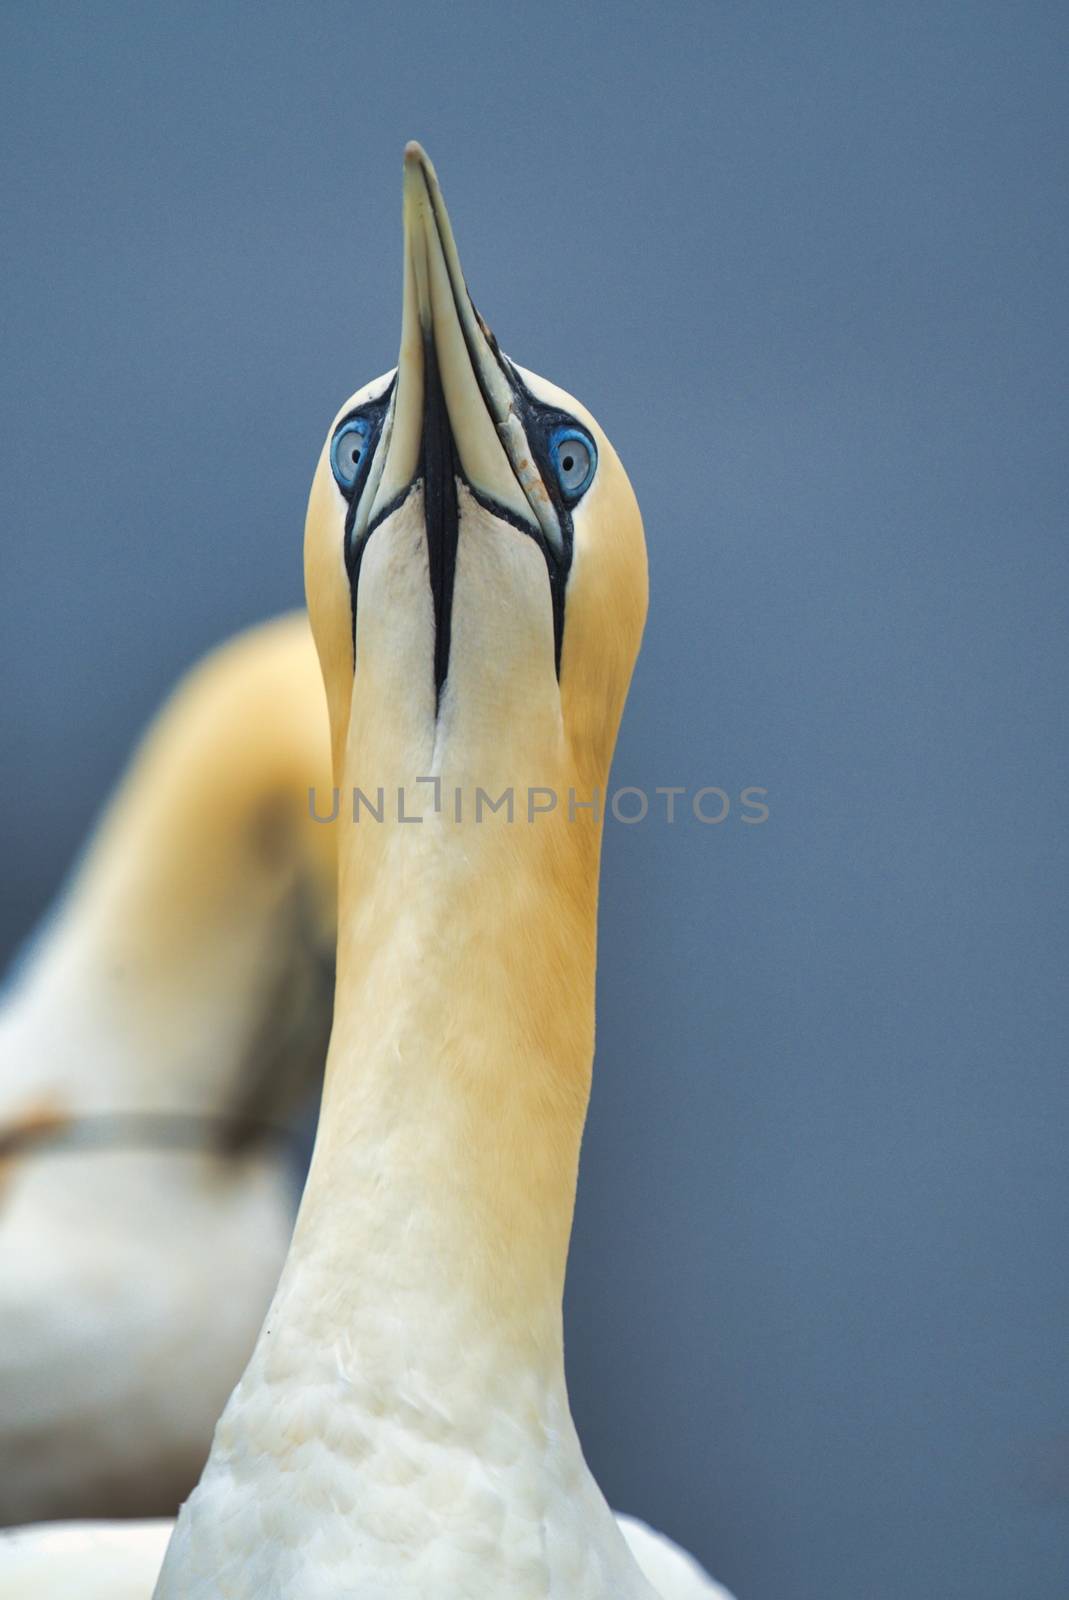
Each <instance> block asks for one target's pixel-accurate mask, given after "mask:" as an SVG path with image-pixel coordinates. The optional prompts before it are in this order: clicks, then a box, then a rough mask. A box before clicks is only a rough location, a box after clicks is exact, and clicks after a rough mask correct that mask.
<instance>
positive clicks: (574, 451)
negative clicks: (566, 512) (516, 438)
mask: <svg viewBox="0 0 1069 1600" xmlns="http://www.w3.org/2000/svg"><path fill="white" fill-rule="evenodd" d="M549 454H550V458H551V460H552V462H553V470H554V472H555V473H556V474H557V482H558V483H559V484H560V487H561V493H562V494H563V496H564V498H565V500H567V501H569V502H574V501H576V500H578V499H579V498H580V496H581V495H584V494H586V491H587V490H588V489H589V488H590V484H591V482H592V480H593V477H594V473H595V471H596V470H597V465H598V451H597V446H596V445H595V443H594V441H593V439H592V438H591V437H590V435H589V434H588V433H581V432H580V431H579V429H578V428H557V429H556V431H555V432H554V433H553V434H552V436H551V438H550V441H549Z"/></svg>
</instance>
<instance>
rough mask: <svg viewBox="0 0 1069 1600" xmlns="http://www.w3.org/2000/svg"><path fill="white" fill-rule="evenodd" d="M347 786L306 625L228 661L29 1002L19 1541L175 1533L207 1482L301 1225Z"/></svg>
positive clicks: (9, 1198)
mask: <svg viewBox="0 0 1069 1600" xmlns="http://www.w3.org/2000/svg"><path fill="white" fill-rule="evenodd" d="M328 769H329V740H328V734H327V725H326V716H325V712H324V710H323V689H322V680H321V678H320V674H319V667H318V663H317V661H316V655H315V649H314V647H313V645H312V641H311V635H310V632H309V629H308V624H307V620H306V618H304V617H303V616H294V617H288V618H284V619H280V620H278V621H276V622H273V623H270V624H267V625H265V626H262V627H260V628H257V629H254V630H252V631H250V632H248V633H246V634H244V635H242V636H241V637H240V638H239V639H238V640H237V641H236V642H231V643H230V644H228V645H227V646H225V647H224V648H222V649H221V650H218V651H217V652H215V653H213V654H212V655H211V656H210V657H209V658H208V660H207V661H206V662H205V663H202V664H201V665H200V666H198V667H197V668H196V669H195V671H194V672H193V673H192V674H191V675H190V676H189V677H188V679H187V680H186V681H185V682H184V683H183V684H182V686H181V687H180V689H179V690H178V692H177V693H176V694H175V695H174V697H173V698H172V699H171V700H170V702H169V703H168V705H167V707H166V709H165V710H164V711H163V712H162V713H161V715H160V716H159V717H158V718H157V720H156V721H155V723H154V725H153V726H152V728H151V730H150V732H149V734H148V737H147V738H146V740H145V741H144V744H143V746H142V748H141V750H140V751H139V753H138V755H137V756H136V758H135V760H134V762H133V764H132V767H131V770H130V772H129V774H128V776H127V777H126V778H125V780H124V781H123V783H122V784H121V786H120V788H119V790H118V793H117V796H116V798H115V799H114V801H113V802H112V804H111V805H110V807H109V809H108V811H107V813H106V815H105V817H104V819H103V822H102V824H101V826H100V828H99V830H98V831H97V834H96V836H95V838H94V840H93V842H92V844H91V845H90V847H89V850H88V852H87V854H86V856H85V859H84V861H83V863H82V865H81V866H80V868H79V869H78V870H77V872H76V873H75V877H74V882H73V885H72V887H71V889H70V890H69V891H68V892H67V893H66V895H65V897H64V898H63V899H62V900H61V902H60V905H59V907H58V909H57V910H56V912H55V913H54V914H53V915H52V917H51V918H50V919H49V920H48V922H47V923H46V925H45V927H44V929H43V931H42V933H41V934H40V935H39V936H38V938H37V940H36V943H35V945H34V947H33V948H32V950H31V952H30V954H29V956H28V957H27V958H26V959H25V960H24V961H23V962H22V964H21V969H20V971H19V973H18V974H17V976H15V977H14V978H13V980H12V983H11V986H10V990H9V992H8V993H7V994H6V995H5V997H4V1003H3V1009H2V1011H0V1462H2V1465H0V1521H3V1522H5V1523H12V1522H23V1521H26V1520H29V1519H31V1518H39V1517H59V1516H65V1517H70V1516H75V1515H78V1516H101V1515H115V1514H121V1515H141V1516H144V1515H146V1514H149V1513H157V1514H162V1513H165V1512H166V1513H171V1514H173V1512H174V1510H175V1509H176V1508H177V1506H178V1505H179V1503H180V1501H181V1500H182V1498H183V1496H184V1495H185V1494H186V1493H187V1492H188V1491H189V1489H190V1487H191V1485H192V1484H193V1483H195V1481H196V1478H197V1474H198V1472H199V1471H200V1468H201V1467H202V1465H203V1463H204V1459H205V1457H206V1455H207V1452H208V1446H209V1444H210V1442H211V1434H212V1429H213V1427H214V1425H215V1422H216V1421H217V1419H218V1415H219V1411H220V1409H221V1408H222V1405H223V1402H224V1401H225V1399H226V1397H227V1395H228V1394H229V1392H230V1390H231V1388H232V1387H233V1385H234V1382H235V1381H236V1379H237V1378H238V1377H239V1375H240V1373H241V1370H242V1367H243V1365H244V1363H245V1361H246V1360H247V1358H248V1355H249V1351H250V1350H251V1348H252V1345H253V1341H254V1339H255V1337H256V1333H257V1330H258V1328H259V1327H260V1324H261V1322H262V1320H263V1315H264V1310H265V1308H266V1306H267V1304H268V1301H269V1300H270V1296H271V1292H272V1290H273V1289H274V1287H275V1283H276V1281H277V1278H278V1271H279V1268H280V1266H281V1264H282V1259H283V1256H284V1254H285V1250H286V1246H287V1244H288V1243H289V1236H290V1231H291V1228H292V1222H293V1215H294V1212H295V1210H296V1198H297V1194H296V1184H295V1177H294V1173H293V1171H292V1170H291V1166H290V1164H289V1163H288V1162H287V1161H286V1159H285V1151H284V1150H283V1149H280V1148H279V1146H278V1143H277V1141H276V1142H275V1144H274V1145H265V1144H264V1142H263V1127H262V1126H261V1125H262V1124H265V1123H267V1124H270V1123H273V1122H285V1120H286V1119H287V1118H288V1116H289V1115H290V1114H291V1113H292V1112H293V1111H294V1110H295V1108H296V1105H297V1102H298V1100H299V1099H300V1098H301V1097H304V1096H307V1095H308V1094H309V1093H310V1092H314V1089H315V1087H316V1084H317V1082H318V1078H319V1074H320V1072H321V1070H322V1065H323V1060H324V1058H325V1054H326V1043H327V1037H328V1032H329V1027H330V1010H331V1003H332V969H333V942H334V898H335V897H334V883H333V878H334V839H333V838H330V837H328V835H329V834H330V830H329V829H323V828H317V827H316V826H315V825H314V823H312V822H311V821H310V819H309V817H308V802H307V790H308V786H309V785H311V784H314V783H316V782H323V780H324V777H325V776H326V775H327V774H328ZM157 1113H158V1114H159V1115H158V1116H157V1115H156V1114H157ZM219 1119H222V1120H219ZM43 1134H45V1135H48V1136H49V1137H48V1138H46V1139H43V1140H42V1139H41V1136H42V1135H43ZM175 1139H177V1140H178V1147H177V1148H173V1149H168V1148H167V1146H168V1143H169V1142H170V1141H173V1140H175Z"/></svg>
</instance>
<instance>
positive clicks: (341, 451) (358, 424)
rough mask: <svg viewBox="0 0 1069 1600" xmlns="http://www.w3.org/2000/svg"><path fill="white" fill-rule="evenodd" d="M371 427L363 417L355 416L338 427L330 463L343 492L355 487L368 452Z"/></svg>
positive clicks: (331, 449) (332, 444)
mask: <svg viewBox="0 0 1069 1600" xmlns="http://www.w3.org/2000/svg"><path fill="white" fill-rule="evenodd" d="M370 438H371V429H370V428H369V426H368V424H367V423H366V422H365V421H364V419H363V418H362V417H353V418H351V420H350V421H349V422H345V423H343V424H342V426H341V427H340V428H339V429H338V431H337V433H336V434H335V435H334V438H333V439H332V440H331V445H330V464H331V467H332V468H333V470H334V476H335V478H336V479H337V480H338V487H339V488H340V489H341V490H342V492H343V493H345V492H347V491H348V490H349V489H351V488H352V487H353V485H354V484H355V482H356V480H357V478H358V477H359V476H360V469H361V467H363V465H364V462H365V459H366V457H367V454H368V446H369V442H370Z"/></svg>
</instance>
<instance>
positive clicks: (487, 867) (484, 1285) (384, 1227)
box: [272, 809, 598, 1453]
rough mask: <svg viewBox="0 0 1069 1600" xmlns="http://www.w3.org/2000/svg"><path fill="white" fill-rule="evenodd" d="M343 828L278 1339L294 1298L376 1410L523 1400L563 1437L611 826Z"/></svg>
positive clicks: (541, 1423) (496, 820)
mask: <svg viewBox="0 0 1069 1600" xmlns="http://www.w3.org/2000/svg"><path fill="white" fill-rule="evenodd" d="M339 828H340V829H341V830H342V831H341V837H340V840H339V843H340V855H341V892H340V904H341V906H342V908H343V911H342V915H341V918H340V927H339V946H338V989H337V1001H336V1009H335V1020H334V1033H333V1037H332V1041H331V1049H330V1056H329V1061H328V1067H327V1079H326V1085H325V1091H324V1098H323V1108H322V1113H321V1119H320V1127H319V1133H318V1136H317V1141H316V1149H315V1155H314V1159H313V1163H312V1168H311V1172H310V1175H309V1180H308V1185H307V1189H306V1193H305V1199H304V1202H303V1204H302V1210H301V1216H300V1219H299V1223H298V1228H297V1233H296V1236H295V1241H294V1247H293V1252H292V1258H291V1263H290V1270H288V1271H287V1275H286V1277H285V1278H284V1280H283V1285H282V1288H281V1289H280V1298H279V1301H278V1302H277V1303H276V1308H275V1309H276V1313H277V1317H278V1321H279V1323H280V1324H281V1323H282V1322H283V1321H284V1320H285V1318H286V1315H287V1313H286V1309H285V1308H286V1305H287V1303H288V1302H289V1301H290V1300H291V1296H295V1297H296V1300H297V1301H299V1302H301V1304H302V1306H303V1309H301V1310H295V1312H294V1315H295V1318H296V1320H297V1321H299V1322H302V1321H303V1322H304V1324H305V1327H306V1329H307V1331H309V1332H310V1333H311V1335H312V1340H313V1342H314V1344H315V1347H316V1348H317V1349H318V1350H320V1351H321V1350H322V1349H323V1347H324V1345H326V1346H327V1347H328V1348H333V1349H336V1348H341V1349H342V1350H344V1351H345V1352H351V1357H352V1359H351V1363H350V1362H349V1361H348V1358H347V1356H343V1358H342V1359H343V1364H344V1365H345V1366H346V1369H347V1372H348V1374H349V1376H350V1378H351V1380H352V1382H353V1383H354V1384H356V1385H357V1386H358V1387H359V1386H360V1385H364V1386H366V1388H367V1403H368V1404H369V1405H371V1406H372V1407H373V1408H378V1409H379V1410H381V1407H382V1406H383V1404H384V1403H392V1404H395V1405H396V1406H398V1407H399V1408H400V1409H401V1410H402V1411H403V1412H405V1413H411V1412H412V1410H413V1407H415V1409H416V1410H417V1411H418V1410H419V1408H420V1406H421V1405H422V1404H423V1403H424V1400H425V1403H426V1405H427V1406H428V1407H431V1408H433V1412H434V1416H435V1418H436V1419H437V1420H439V1421H441V1420H442V1418H443V1417H444V1413H445V1409H446V1408H447V1405H448V1402H446V1401H445V1399H444V1397H445V1396H446V1395H448V1394H453V1395H454V1397H455V1398H456V1404H455V1408H454V1410H453V1411H452V1413H451V1414H450V1416H449V1418H448V1420H447V1421H443V1422H442V1425H443V1426H448V1427H450V1428H452V1429H455V1430H456V1431H457V1432H458V1433H460V1432H463V1431H465V1430H467V1429H477V1428H480V1427H482V1426H483V1425H484V1421H485V1418H486V1417H487V1415H488V1407H487V1404H486V1396H487V1386H488V1385H499V1386H500V1385H507V1386H508V1393H509V1403H510V1406H511V1407H512V1409H513V1410H514V1411H515V1409H516V1408H517V1407H518V1408H519V1412H520V1413H522V1414H523V1415H524V1416H525V1417H527V1418H528V1419H532V1420H533V1425H534V1426H536V1427H537V1428H539V1429H544V1428H545V1427H546V1426H547V1425H552V1426H563V1421H562V1418H561V1417H559V1416H558V1415H557V1412H558V1411H559V1410H563V1415H564V1417H565V1418H566V1416H567V1402H566V1400H565V1398H564V1378H563V1356H562V1334H561V1299H562V1291H563V1284H564V1272H565V1263H566V1257H567V1250H568V1242H569V1237H570V1232H571V1223H572V1212H573V1206H574V1197H575V1184H576V1173H577V1166H578V1157H579V1145H580V1140H581V1136H582V1129H583V1123H584V1119H585V1115H586V1107H587V1100H588V1096H589V1089H590V1074H591V1061H592V1055H593V1041H594V966H595V959H594V958H595V926H596V899H597V868H598V829H597V826H596V824H594V823H593V822H592V821H591V820H590V819H589V818H585V817H582V818H579V819H577V820H576V821H574V822H573V821H570V820H569V819H568V818H567V815H566V814H565V815H558V816H555V817H553V818H541V817H539V818H536V820H535V821H534V822H533V823H528V821H527V820H526V816H525V815H522V814H521V813H520V812H519V811H518V812H517V814H516V817H515V820H514V821H513V822H512V823H509V822H508V821H507V819H506V817H505V816H504V815H503V814H498V815H486V816H484V818H483V820H482V822H481V823H480V824H475V823H474V822H473V821H472V820H471V819H468V820H467V821H466V822H465V823H464V824H463V825H457V824H456V823H455V821H454V820H453V819H452V816H451V815H450V814H449V812H448V809H443V812H442V813H440V814H430V813H429V812H428V813H427V814H425V815H424V816H423V820H422V821H421V822H420V823H418V824H407V825H405V824H400V825H398V824H396V823H394V824H393V825H390V824H389V823H384V824H381V825H380V824H377V823H374V822H367V821H364V822H361V823H359V824H355V825H354V824H352V823H347V822H344V821H342V822H340V823H339ZM294 1262H296V1263H297V1266H294ZM273 1321H274V1319H272V1322H273ZM461 1353H462V1354H461ZM458 1364H459V1368H460V1369H461V1370H460V1371H458ZM465 1385H468V1386H469V1387H470V1394H471V1402H470V1406H468V1405H467V1404H466V1402H465V1401H464V1399H463V1397H462V1396H459V1397H458V1396H457V1390H458V1388H463V1387H464V1386H465ZM391 1387H393V1390H394V1393H393V1400H392V1402H384V1400H383V1394H384V1393H388V1392H389V1390H390V1389H391ZM547 1407H548V1408H549V1410H550V1411H551V1412H553V1421H552V1424H547V1418H546V1408H547ZM489 1411H490V1412H492V1411H493V1407H490V1408H489ZM427 1421H428V1419H427V1417H426V1416H424V1417H422V1418H421V1419H420V1421H419V1422H418V1423H417V1426H419V1427H422V1426H425V1425H427ZM471 1442H472V1444H473V1446H474V1447H475V1448H476V1449H478V1450H480V1451H481V1452H483V1453H485V1449H486V1444H485V1441H483V1442H482V1443H480V1442H479V1441H478V1440H472V1441H471Z"/></svg>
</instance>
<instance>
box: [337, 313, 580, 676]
mask: <svg viewBox="0 0 1069 1600" xmlns="http://www.w3.org/2000/svg"><path fill="white" fill-rule="evenodd" d="M487 331H489V330H487ZM490 339H491V345H492V348H493V352H494V355H495V356H496V358H497V361H498V363H499V365H500V367H501V370H502V372H503V373H504V375H505V377H506V378H507V379H508V382H509V385H510V387H511V389H512V392H513V396H514V405H515V409H516V412H517V414H518V415H519V417H520V420H521V422H522V424H523V429H524V433H525V434H526V437H527V442H528V444H529V445H530V447H531V452H532V454H533V456H534V459H535V461H536V463H537V465H538V469H539V471H540V473H541V475H542V481H543V483H544V484H545V486H546V492H547V493H548V495H549V497H550V500H551V501H552V503H553V506H554V508H555V510H556V513H557V518H558V522H559V525H560V530H561V539H562V544H563V551H562V554H561V555H559V556H558V554H557V552H556V551H555V550H554V549H553V548H552V547H551V546H550V545H549V544H548V543H547V542H546V539H545V536H544V535H543V533H542V532H541V530H540V529H539V528H537V526H536V524H535V522H534V517H533V514H532V519H531V521H530V522H526V521H524V520H523V519H522V518H520V517H517V516H516V515H515V513H514V512H512V511H511V510H509V509H508V508H507V507H505V506H502V505H500V504H498V502H497V501H495V500H493V499H491V498H489V497H488V496H486V495H484V494H482V493H481V492H480V491H479V490H478V489H476V488H475V487H474V486H473V485H472V484H471V483H470V482H469V481H468V479H467V478H466V477H465V475H464V470H463V467H462V466H461V463H460V457H459V454H458V452H457V448H456V443H455V441H454V439H453V430H452V426H451V424H450V421H449V411H448V408H447V406H446V403H445V395H444V393H443V391H442V385H441V379H440V376H439V372H438V360H437V355H436V352H435V349H434V343H433V340H428V341H426V342H425V344H424V386H423V433H422V440H421V445H420V459H419V464H418V467H417V471H416V477H415V478H414V479H413V481H412V483H411V484H409V485H408V487H407V488H405V489H403V490H402V491H401V493H400V494H399V495H397V496H395V498H394V499H393V500H392V501H391V502H390V504H389V505H386V506H384V507H383V508H382V510H381V511H379V513H378V514H377V516H376V517H375V519H374V521H373V522H372V523H371V524H370V526H369V527H368V530H367V533H366V535H365V537H364V538H363V539H362V540H361V541H360V543H359V545H357V544H356V543H355V540H354V536H353V527H354V523H355V520H356V508H357V506H358V505H359V503H360V496H361V494H362V493H363V490H364V484H365V482H366V481H367V473H368V469H369V467H370V464H371V461H372V460H373V459H374V456H375V452H376V450H377V449H378V446H379V441H380V439H381V437H382V428H383V424H384V422H385V418H386V413H387V411H388V410H389V406H390V400H391V397H392V394H393V388H394V383H395V382H396V379H394V380H392V381H391V383H390V385H389V387H388V388H387V390H386V392H385V393H384V394H383V395H381V396H380V397H379V398H378V399H376V400H372V401H369V402H368V403H367V404H366V405H363V406H357V407H355V408H354V409H353V410H352V411H350V412H347V413H346V415H345V416H344V417H343V418H342V419H341V421H340V422H339V423H338V429H336V430H335V431H336V432H337V431H338V430H340V429H341V428H343V427H344V426H345V424H346V423H347V422H350V421H352V419H353V418H354V417H360V418H362V419H363V420H364V421H366V422H367V423H368V424H369V433H368V448H367V450H366V451H365V453H364V460H363V464H362V466H361V469H360V471H359V472H358V474H357V477H356V481H355V482H354V483H353V484H352V485H351V486H350V487H348V488H346V487H344V486H342V485H339V488H341V492H342V494H343V495H345V497H346V499H347V500H348V502H349V510H348V513H347V515H346V519H345V568H346V571H347V573H348V575H349V592H350V597H351V604H352V617H353V652H354V659H355V651H356V597H357V588H358V585H359V581H360V564H361V561H362V559H363V554H364V551H365V550H366V548H367V545H368V542H369V540H370V539H371V537H372V535H373V534H374V532H375V529H376V528H377V527H378V526H379V525H380V524H381V523H382V522H383V521H384V519H385V518H386V517H388V516H390V515H391V514H392V513H393V512H394V511H396V510H397V508H398V506H400V505H401V504H403V502H404V501H405V500H406V499H407V498H408V496H409V494H410V493H411V491H412V489H413V488H415V486H416V485H417V484H418V483H422V484H423V490H424V519H425V524H426V532H427V555H428V566H429V572H430V584H431V595H432V598H433V602H434V628H435V637H434V688H435V704H436V706H437V705H439V704H440V703H441V696H442V689H443V687H444V685H445V680H446V677H447V675H448V672H449V644H450V633H451V624H452V610H453V583H454V578H455V574H456V561H457V541H458V537H459V511H458V504H457V482H458V480H459V481H460V482H462V483H464V484H465V485H466V486H467V488H468V489H469V490H470V492H471V494H472V496H473V497H474V498H475V499H476V500H478V502H479V504H480V505H481V506H483V507H485V509H486V510H487V511H489V512H491V513H492V515H493V516H495V517H498V518H499V519H500V520H501V521H503V522H508V523H510V524H511V525H512V526H513V527H514V528H517V529H518V530H519V531H520V532H521V533H524V534H526V535H527V537H528V538H530V539H533V540H534V541H535V543H536V544H537V545H538V548H539V549H540V550H541V552H542V556H543V558H544V560H545V563H546V572H547V575H548V578H549V592H550V599H551V603H552V607H553V640H554V656H555V662H556V670H557V676H558V677H559V676H560V658H561V648H562V645H563V642H564V600H565V591H566V588H567V583H568V573H569V571H570V569H571V563H572V548H573V542H574V535H573V526H572V515H571V507H572V505H573V504H575V501H574V500H573V501H569V500H568V499H566V498H565V496H564V494H563V493H562V491H561V488H560V485H559V483H558V481H557V475H556V473H555V471H554V470H553V464H552V461H551V458H550V451H549V439H550V437H551V435H552V434H553V433H554V431H555V430H556V429H557V428H558V427H561V426H565V427H572V428H574V427H578V428H582V424H581V423H579V422H577V420H576V419H575V418H574V417H572V416H569V415H568V413H567V412H565V411H559V410H557V409H556V408H555V407H552V406H546V405H543V404H542V402H541V401H540V400H537V399H535V397H534V395H532V394H531V392H530V390H529V389H528V388H527V387H526V385H525V384H524V382H523V380H522V378H521V377H520V375H519V373H518V372H517V371H516V368H515V367H514V366H513V365H512V362H511V361H509V359H508V357H507V356H506V355H504V354H503V353H502V352H501V351H500V350H499V349H498V346H497V341H496V339H494V338H493V336H492V335H490ZM473 366H475V371H476V372H478V367H477V365H475V363H473ZM584 431H585V430H584Z"/></svg>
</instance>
